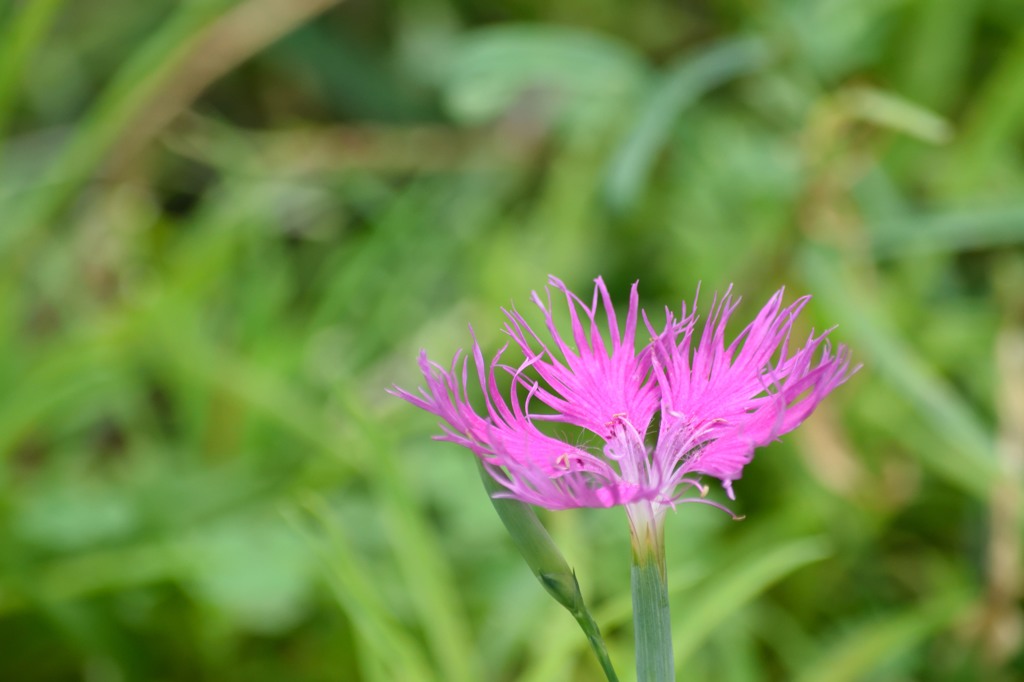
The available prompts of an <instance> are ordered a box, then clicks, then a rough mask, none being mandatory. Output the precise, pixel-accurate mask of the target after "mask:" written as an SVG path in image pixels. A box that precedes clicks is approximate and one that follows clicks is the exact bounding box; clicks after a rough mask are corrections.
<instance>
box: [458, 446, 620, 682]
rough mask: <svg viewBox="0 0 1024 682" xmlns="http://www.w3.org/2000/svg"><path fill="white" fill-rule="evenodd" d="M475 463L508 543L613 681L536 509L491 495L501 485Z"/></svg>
mask: <svg viewBox="0 0 1024 682" xmlns="http://www.w3.org/2000/svg"><path fill="white" fill-rule="evenodd" d="M477 466H478V468H479V470H480V480H481V481H483V484H484V489H485V490H486V491H487V494H488V496H489V497H490V499H491V504H492V505H493V506H494V510H495V511H496V512H497V513H498V517H499V518H500V519H501V522H502V523H503V524H504V525H505V529H506V530H507V531H508V534H509V536H510V537H511V538H512V543H513V544H514V545H515V546H516V549H517V550H519V553H520V554H521V555H522V557H523V559H524V560H525V561H526V564H527V565H528V566H529V567H530V570H532V571H533V574H534V575H535V576H536V577H537V580H539V581H540V584H541V585H543V586H544V589H545V590H547V591H548V594H550V595H551V596H552V597H554V599H555V601H557V602H558V603H559V604H561V605H562V606H564V607H565V608H566V610H568V611H569V613H571V614H572V616H573V618H575V619H576V622H577V623H579V625H580V628H581V629H582V630H583V633H584V634H585V635H586V636H587V640H588V641H589V642H590V646H591V648H592V649H593V650H594V654H595V655H596V656H597V658H598V661H599V662H600V663H601V668H602V669H603V670H604V673H605V676H606V677H607V678H608V680H609V682H615V681H616V680H617V679H618V677H617V676H616V674H615V669H614V667H613V666H612V662H611V659H609V658H608V651H607V648H606V647H605V643H604V638H603V637H602V636H601V631H600V629H599V628H598V626H597V622H596V621H595V620H594V617H593V616H592V615H591V614H590V611H589V610H588V609H587V605H586V604H585V603H584V601H583V593H582V592H581V591H580V585H579V582H578V581H577V580H576V573H575V572H574V571H573V570H572V569H571V568H570V567H569V564H568V562H566V560H565V557H563V556H562V553H561V552H560V551H559V549H558V547H557V545H555V542H554V540H552V539H551V535H550V534H548V531H547V529H546V528H544V524H542V523H541V522H540V519H539V518H537V513H536V512H535V511H534V510H533V508H532V507H530V505H528V504H525V503H523V502H520V501H519V500H513V499H509V498H504V497H495V496H494V495H495V494H496V493H500V492H501V491H503V490H504V488H503V487H502V486H501V484H499V483H498V482H497V481H495V480H494V478H493V477H492V476H491V475H490V474H488V473H487V471H486V470H485V469H484V467H483V465H482V464H481V463H480V461H479V460H477Z"/></svg>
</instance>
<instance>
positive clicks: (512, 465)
mask: <svg viewBox="0 0 1024 682" xmlns="http://www.w3.org/2000/svg"><path fill="white" fill-rule="evenodd" d="M551 289H554V290H556V291H557V292H560V293H561V294H562V295H563V296H564V298H565V300H566V304H567V307H568V317H569V322H570V325H569V326H570V329H569V330H568V334H565V333H564V332H563V331H560V330H559V328H558V326H557V325H556V323H555V320H554V315H553V302H552V297H551ZM782 293H783V292H782V291H781V290H780V291H778V292H777V293H776V294H775V295H773V296H772V297H771V299H769V301H768V303H767V304H766V305H765V306H764V308H762V309H761V311H760V313H758V315H757V316H756V317H755V318H754V320H753V321H752V322H751V323H750V324H749V325H747V327H746V328H745V329H743V330H742V331H741V332H740V333H739V334H738V335H737V336H736V337H735V338H734V339H733V340H731V341H729V342H728V343H727V339H726V325H727V323H728V321H729V318H730V316H731V315H732V313H733V312H734V311H735V309H736V306H737V305H738V304H739V300H738V299H734V298H733V296H732V294H731V289H730V290H729V291H726V293H725V295H724V296H723V297H722V298H721V299H716V300H715V301H713V302H712V304H711V306H710V311H709V313H708V314H707V316H706V319H705V320H704V321H703V324H701V320H700V318H699V317H698V315H697V311H696V304H694V306H693V309H692V310H691V311H690V312H689V313H687V310H686V304H685V303H684V304H683V306H682V310H681V313H680V315H679V317H678V318H677V317H676V316H675V315H674V314H673V313H672V312H671V311H670V310H668V309H666V313H665V322H664V325H663V326H661V327H660V328H659V329H656V328H655V326H654V325H653V324H652V323H651V321H650V320H649V318H648V317H647V315H646V313H643V312H642V311H640V309H639V296H638V294H637V285H636V284H635V283H634V284H633V287H632V289H631V290H630V297H629V309H628V311H627V313H626V319H625V322H624V324H622V326H621V327H620V325H619V319H618V317H617V316H616V314H615V309H614V307H613V306H612V302H611V296H610V295H609V293H608V289H607V287H606V286H605V284H604V282H603V281H602V280H601V278H598V279H597V280H596V282H595V287H594V294H593V298H592V300H591V301H590V303H589V304H588V303H587V302H585V301H583V300H582V299H580V298H579V297H578V296H576V295H575V294H573V293H572V292H571V291H569V289H568V288H567V287H566V286H565V285H564V284H563V283H562V282H561V281H560V280H558V279H557V278H555V277H551V278H550V281H549V287H548V288H547V289H546V296H545V297H543V298H542V297H541V296H540V295H538V294H537V293H536V292H534V294H533V297H532V299H533V302H534V303H535V304H536V305H537V306H538V307H539V308H540V310H541V312H542V313H543V316H544V320H545V327H546V330H545V331H546V334H543V335H542V334H541V333H538V331H536V330H534V329H533V328H531V327H530V325H529V324H528V323H527V322H526V320H525V318H524V317H523V316H522V315H521V314H520V313H519V312H518V311H516V310H515V309H514V308H513V309H511V310H505V311H504V313H505V316H506V318H507V322H506V325H505V330H504V331H505V332H506V333H507V334H508V336H509V337H511V343H512V344H514V345H515V346H516V347H518V349H519V350H520V351H521V352H522V354H523V356H524V359H523V361H522V362H521V363H519V364H518V365H516V366H513V365H509V364H505V363H503V362H502V356H503V355H504V354H505V352H506V350H507V344H506V346H505V347H503V348H502V349H501V350H500V351H499V352H498V353H497V355H496V356H495V357H494V358H493V359H492V360H490V361H489V362H488V361H486V360H485V359H484V356H483V353H482V351H481V349H480V346H479V344H478V343H477V342H476V341H475V339H474V342H473V348H472V353H471V354H470V355H471V357H470V356H465V355H463V354H462V353H461V352H460V353H458V354H456V356H455V358H454V359H453V360H452V363H451V365H450V367H449V368H448V369H445V368H444V367H442V366H440V365H437V364H435V363H432V362H430V361H429V360H428V359H427V356H426V353H421V354H420V369H421V370H422V372H423V376H424V378H425V379H426V387H425V388H421V389H420V391H419V393H418V394H414V393H410V392H408V391H404V390H402V389H399V388H396V389H395V390H394V391H393V393H394V394H395V395H397V396H399V397H401V398H403V399H405V400H407V401H408V402H410V403H412V404H413V405H415V406H417V407H420V408H422V409H424V410H427V411H428V412H431V413H433V414H435V415H437V416H438V417H440V418H441V421H442V423H441V428H442V430H443V431H444V435H441V436H438V438H439V439H441V440H448V441H451V442H454V443H458V444H459V445H462V446H464V447H466V448H468V449H470V450H471V451H473V453H475V454H476V455H477V457H479V458H480V459H481V461H482V462H483V463H484V466H485V467H486V468H487V470H488V471H489V472H490V473H491V475H492V476H493V477H494V478H495V480H497V481H498V482H499V483H501V485H502V486H504V488H505V490H506V491H507V492H506V493H505V494H506V495H507V496H509V497H514V498H516V499H519V500H522V501H524V502H528V503H531V504H536V505H539V506H542V507H546V508H548V509H567V508H572V507H610V506H614V505H633V504H634V503H637V502H641V501H646V502H649V503H651V504H652V505H655V506H656V507H658V508H660V507H661V506H663V505H674V504H676V503H678V502H686V501H705V500H704V494H705V493H706V491H707V489H706V487H705V486H704V485H703V484H702V483H701V482H700V480H699V477H700V476H702V475H706V476H712V477H714V478H717V479H719V480H720V481H721V482H722V485H723V486H724V487H725V489H726V491H727V493H728V495H729V497H730V498H731V497H733V493H732V482H733V481H735V480H736V479H738V478H740V476H741V475H742V472H743V467H744V466H745V465H746V464H747V463H748V462H750V460H751V459H752V458H753V455H754V449H755V448H757V447H759V446H762V445H765V444H767V443H769V442H771V441H773V440H775V439H777V438H778V437H779V436H781V435H782V434H784V433H787V432H789V431H791V430H793V429H794V428H796V427H797V426H799V425H800V424H801V423H802V422H803V420H804V419H806V418H807V417H808V416H809V415H810V414H811V412H812V411H814V408H815V407H816V406H817V405H818V403H820V402H821V401H822V400H823V399H824V398H825V396H826V395H828V394H829V393H830V392H831V391H832V390H833V389H834V388H836V387H837V386H839V385H840V384H842V383H843V382H844V381H846V379H847V378H849V376H850V375H851V374H852V373H853V372H855V371H856V369H857V368H853V369H852V370H851V369H850V366H849V365H850V362H849V361H850V358H849V352H848V351H847V349H846V348H844V347H843V346H839V347H838V348H837V349H836V350H835V352H833V351H832V349H831V347H830V345H829V342H828V340H827V338H826V337H827V336H828V333H829V331H830V330H829V331H825V332H824V333H822V334H819V335H817V336H815V335H814V334H813V333H812V334H811V335H810V337H809V338H808V339H807V341H806V342H805V343H804V345H803V346H802V347H799V348H795V349H794V348H791V343H790V341H791V339H790V335H791V332H792V328H793V322H794V320H795V319H796V316H797V315H798V314H799V313H800V311H801V310H802V309H803V307H804V306H805V305H806V304H807V301H808V299H809V297H806V296H805V297H803V298H800V299H798V300H797V301H796V302H795V303H792V304H790V305H789V306H784V305H783V302H782ZM641 318H642V319H643V323H644V325H645V327H646V331H647V332H648V333H649V336H650V341H649V342H648V343H647V344H646V345H644V346H643V347H641V348H637V343H636V333H637V326H638V324H639V320H640V319H641ZM602 326H603V327H604V328H605V329H606V331H605V332H603V331H602ZM471 364H472V366H473V368H474V369H475V372H474V373H473V374H475V376H474V377H473V380H474V383H479V386H480V389H481V392H482V394H483V406H484V409H483V410H481V411H479V412H478V411H477V410H476V409H475V408H474V407H473V406H472V404H471V403H470V399H469V393H470V390H469V383H470V374H471V372H470V365H471ZM503 374H504V375H507V377H508V379H505V381H503V382H502V384H503V385H504V384H505V383H510V384H511V387H510V388H507V389H502V388H500V387H499V380H498V378H499V376H501V375H503ZM552 422H553V423H555V424H562V425H571V426H575V427H580V428H582V429H584V430H585V432H589V433H591V434H593V439H594V440H596V441H597V442H599V443H600V447H599V448H593V449H591V448H588V447H584V446H583V445H581V444H574V443H573V442H570V441H569V440H567V439H563V438H558V437H555V436H553V435H550V433H554V432H556V431H558V429H557V428H555V429H551V428H547V427H545V428H546V430H542V429H541V428H540V427H541V426H543V425H544V424H545V423H552ZM563 430H564V428H563ZM649 443H652V444H649ZM687 490H697V491H698V492H699V493H700V494H699V495H698V496H693V495H689V496H688V495H687V494H686V491H687ZM712 504H714V503H712Z"/></svg>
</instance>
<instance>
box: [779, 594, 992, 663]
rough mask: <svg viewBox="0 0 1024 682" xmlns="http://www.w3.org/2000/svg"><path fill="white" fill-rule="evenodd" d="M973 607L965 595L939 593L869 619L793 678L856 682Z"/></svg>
mask: <svg viewBox="0 0 1024 682" xmlns="http://www.w3.org/2000/svg"><path fill="white" fill-rule="evenodd" d="M973 604H974V599H973V597H972V596H971V595H970V594H968V593H965V592H953V593H945V594H939V595H938V596H936V597H934V598H932V599H930V600H928V601H925V602H923V603H922V604H920V605H918V606H917V607H916V608H910V609H907V610H905V611H903V612H902V613H898V614H890V615H886V616H880V617H876V618H872V620H871V622H869V623H866V624H863V625H862V626H860V627H858V628H856V629H854V630H853V632H851V633H850V634H848V635H846V636H844V637H843V638H841V639H840V640H839V641H838V642H836V643H835V644H834V645H833V646H831V647H830V648H829V649H828V650H827V651H825V653H824V654H823V655H822V656H821V657H820V658H819V659H818V660H816V661H814V662H813V663H812V664H810V665H809V666H807V667H806V668H805V669H804V670H803V671H802V672H801V673H800V675H799V676H798V677H797V678H796V679H797V681H798V682H856V680H865V679H870V673H871V672H872V671H873V670H875V669H876V668H878V666H880V665H882V664H883V663H885V661H887V660H888V659H891V658H892V657H894V656H896V655H897V654H899V653H902V652H904V651H907V650H908V649H911V648H913V647H914V646H917V644H918V643H919V642H921V640H923V639H924V638H925V637H928V636H929V635H931V634H932V633H933V632H935V631H937V630H939V629H941V628H943V627H946V626H947V625H949V624H950V623H951V622H952V621H954V620H955V619H957V618H958V617H960V616H962V615H963V614H964V612H965V611H966V610H967V609H968V608H970V607H971V606H972V605H973Z"/></svg>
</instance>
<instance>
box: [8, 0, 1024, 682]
mask: <svg viewBox="0 0 1024 682" xmlns="http://www.w3.org/2000/svg"><path fill="white" fill-rule="evenodd" d="M0 6H2V9H0V139H2V145H0V216H2V217H0V339H2V344H3V353H2V354H0V386H2V397H0V451H2V453H3V461H2V465H0V679H2V680H10V681H12V682H20V681H22V680H24V681H33V680H46V681H50V680H53V681H58V680H83V681H85V682H121V681H134V680H156V681H172V680H173V681H179V680H180V681H185V680H188V681H193V680H210V681H214V680H216V681H218V682H221V681H232V680H239V681H246V682H248V681H260V680H268V681H269V680H274V681H280V680H314V681H315V680H324V681H327V680H353V681H363V680H366V681H374V682H376V681H383V680H400V681H405V680H409V681H412V682H416V681H419V680H438V681H444V682H475V681H478V680H488V681H501V680H522V681H530V682H542V681H546V680H547V681H551V682H556V681H563V680H570V681H586V680H596V679H599V678H600V671H599V669H598V667H597V666H596V663H595V662H594V660H593V657H592V655H591V654H590V652H589V651H588V649H587V647H586V642H585V641H584V638H583V637H582V635H581V634H580V633H579V631H578V630H577V628H576V625H575V623H574V622H573V621H572V619H571V618H570V617H569V615H568V614H567V613H565V612H564V611H563V610H561V609H560V608H559V607H558V605H557V604H555V603H554V602H553V601H552V600H551V599H550V598H549V597H548V596H547V595H546V594H545V593H544V591H543V590H542V589H541V588H540V587H539V585H538V584H537V583H536V581H535V580H534V578H533V577H532V575H531V574H530V572H529V571H528V569H527V568H526V566H525V565H524V564H523V562H522V561H521V560H520V558H519V557H518V555H517V554H516V553H515V551H514V549H513V548H512V546H511V543H510V542H509V541H508V539H507V537H506V535H505V532H504V530H503V528H502V527H501V525H500V523H499V522H498V520H497V518H496V516H495V514H494V512H493V510H492V509H491V507H490V504H489V502H488V500H487V499H486V497H485V495H484V493H483V490H482V488H481V486H480V482H479V480H478V478H477V472H476V468H475V466H473V463H472V462H471V460H470V459H469V457H470V455H469V454H468V453H467V452H465V451H462V450H460V449H458V448H457V447H455V446H452V445H450V444H444V443H436V442H434V441H431V440H430V436H431V435H432V434H433V433H435V432H436V424H435V421H436V420H434V419H433V418H432V417H431V416H430V415H427V414H424V413H421V412H419V411H417V410H414V409H413V408H411V407H409V406H408V405H405V404H404V403H401V402H400V401H398V400H395V399H393V398H391V397H389V396H387V395H385V393H384V391H385V389H386V388H387V387H388V386H390V385H391V384H392V383H398V384H400V385H402V386H405V387H408V388H414V387H416V386H418V384H419V381H420V380H419V377H418V374H417V370H416V366H415V358H416V354H417V352H418V350H419V349H420V348H421V347H422V348H427V349H428V350H429V352H430V354H431V356H432V357H434V358H435V359H437V360H440V361H442V362H446V361H447V359H448V358H450V357H451V353H453V352H454V351H455V349H457V348H459V347H463V346H465V345H467V343H468V342H469V332H468V330H467V327H466V325H467V323H470V322H472V323H473V325H474V327H475V329H476V332H477V334H478V335H479V336H480V338H481V341H482V343H483V344H484V345H485V346H486V347H487V348H488V349H489V350H494V349H496V348H497V347H498V345H499V344H500V343H501V334H500V333H499V328H500V325H501V316H500V313H499V307H500V306H502V305H507V304H508V303H509V302H510V301H515V302H517V304H519V305H520V306H521V307H525V306H526V305H527V301H528V296H529V292H530V291H531V290H532V289H535V288H539V287H541V286H542V285H543V283H544V280H545V277H546V275H547V274H548V273H554V274H557V275H559V276H560V277H561V278H563V279H564V280H565V281H566V282H567V283H569V285H570V286H571V287H573V288H574V289H575V290H577V291H580V292H585V291H587V290H588V288H589V287H590V282H591V280H592V279H593V278H594V277H595V276H597V275H603V276H604V277H605V278H606V280H607V281H608V282H609V285H610V287H611V289H612V291H613V295H615V296H616V297H617V298H618V300H619V301H624V300H625V298H624V297H625V294H626V292H627V291H628V286H629V284H630V283H631V282H632V281H634V280H636V279H640V282H641V295H642V299H643V303H644V304H645V305H646V306H647V307H648V309H649V310H651V311H653V312H655V313H657V311H659V310H660V307H661V306H663V305H669V306H672V307H674V308H675V307H677V306H678V304H679V302H680V301H681V300H683V299H686V300H690V299H692V297H693V294H694V291H695V289H696V287H697V284H698V282H702V287H703V290H704V291H705V292H710V291H714V290H716V289H717V290H721V289H723V288H724V287H725V286H726V285H727V284H728V283H730V282H733V283H735V286H736V289H737V290H738V291H739V292H740V293H742V294H743V295H744V296H745V303H744V308H743V316H747V315H749V314H750V311H752V310H756V309H757V307H759V305H760V304H761V303H762V302H763V301H764V300H765V298H766V297H767V296H768V295H769V294H770V292H772V291H773V290H775V289H776V288H778V287H779V286H781V285H786V286H787V287H788V291H789V295H790V296H791V297H795V296H797V295H799V294H803V293H811V294H813V295H814V296H815V299H814V301H813V303H812V305H811V308H810V309H809V312H808V313H807V314H806V315H805V318H804V319H803V320H802V321H801V324H802V325H804V326H803V328H802V332H806V331H808V330H809V328H810V326H811V325H814V326H816V327H817V328H818V329H821V328H824V327H827V326H831V325H833V324H838V325H839V328H838V329H837V330H836V331H835V332H834V338H835V339H837V340H839V341H843V342H846V343H848V344H849V345H851V346H852V347H853V353H854V357H855V360H857V361H860V362H863V363H864V364H865V368H864V369H863V370H862V371H861V372H860V373H859V374H858V375H857V376H856V377H854V379H853V380H851V381H850V382H849V384H847V385H846V386H844V387H843V388H842V389H840V390H839V391H837V393H836V394H835V395H834V396H833V397H832V398H830V399H829V401H828V402H827V403H826V404H825V405H823V406H822V407H821V409H819V411H818V412H817V413H816V415H815V416H814V417H813V418H812V419H811V420H810V421H809V422H808V423H807V424H806V425H805V426H804V427H803V428H802V429H801V430H800V431H798V432H797V433H794V434H792V435H791V436H789V437H788V438H786V440H785V442H783V443H781V444H777V445H773V446H771V447H769V448H765V449H764V450H762V451H761V452H760V453H759V455H758V457H757V459H756V460H755V461H754V463H753V464H752V465H751V466H749V467H748V468H747V470H746V475H745V476H744V478H743V480H742V481H740V482H738V484H737V486H736V490H737V495H738V499H737V501H736V502H735V504H734V505H732V506H733V508H734V509H735V511H736V512H737V513H738V514H743V515H745V516H746V519H745V520H743V521H741V522H733V521H731V520H730V519H729V517H728V515H726V514H724V513H722V512H720V511H717V510H714V509H711V508H705V507H703V506H700V505H685V506H683V507H682V508H680V509H679V510H678V512H677V513H675V514H672V515H670V517H669V519H668V521H667V536H668V537H667V542H668V561H669V566H670V580H669V582H670V589H671V590H672V598H673V605H672V606H673V620H674V626H675V637H676V642H675V646H676V659H677V662H678V665H679V678H680V679H686V680H712V679H713V680H720V681H723V682H758V681H762V680H797V681H799V682H822V681H824V682H828V681H834V682H838V681H842V680H849V681H854V680H880V681H887V682H903V681H909V680H943V681H944V680H958V681H967V680H993V681H1004V680H1005V681H1010V680H1019V679H1024V655H1022V635H1024V621H1022V617H1021V588H1022V581H1024V570H1022V559H1024V554H1022V548H1021V546H1022V540H1024V538H1022V524H1021V520H1022V506H1024V496H1022V475H1024V474H1022V472H1024V251H1022V249H1021V244H1022V243H1024V4H1022V3H1021V2H1019V0H859V1H856V2H853V1H849V2H843V1H840V0H788V1H784V2H776V3H760V2H750V1H746V2H744V1H742V0H709V1H707V2H679V1H670V0H637V1H635V2H626V1H625V0H588V1H583V0H560V1H558V2H542V1H540V0H514V1H510V2H506V3H490V2H483V1H482V0H393V1H392V2H373V1H371V0H348V1H346V2H341V3H338V2H334V1H332V0H246V1H238V0H192V1H184V0H182V1H179V2H172V1H171V0H148V1H147V2H131V1H129V0H90V1H89V2H69V1H66V0H26V1H23V2H11V1H7V2H3V3H2V5H0ZM790 300H792V298H791V299H790ZM713 494H714V495H716V496H717V499H722V498H724V496H723V495H722V493H721V491H720V490H716V491H715V492H714V493H713ZM543 517H544V519H545V521H546V522H547V523H548V524H549V527H550V529H551V531H552V533H553V534H554V535H555V537H556V538H557V539H558V541H559V543H560V544H561V546H562V548H563V550H564V552H565V554H566V555H567V557H568V559H569V561H570V562H571V563H572V565H573V566H574V567H575V568H576V570H577V573H578V575H579V579H580V582H581V584H582V587H583V590H584V594H585V595H586V596H587V599H588V601H589V603H590V604H591V606H592V607H593V610H594V613H595V616H596V618H597V620H598V622H599V623H600V625H601V627H602V628H603V630H604V631H605V633H606V635H607V636H608V639H609V643H610V648H611V653H612V657H613V659H614V661H615V662H616V664H617V667H618V669H619V671H620V674H621V675H622V677H623V679H624V680H628V679H631V678H632V675H633V673H632V665H633V663H632V660H631V656H632V653H631V652H632V647H633V644H632V631H631V627H630V604H629V587H628V585H629V580H628V575H629V555H628V536H627V530H626V522H625V516H624V514H623V513H622V512H621V510H615V509H613V510H600V511H598V510H578V511H568V512H561V513H557V514H544V515H543Z"/></svg>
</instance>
